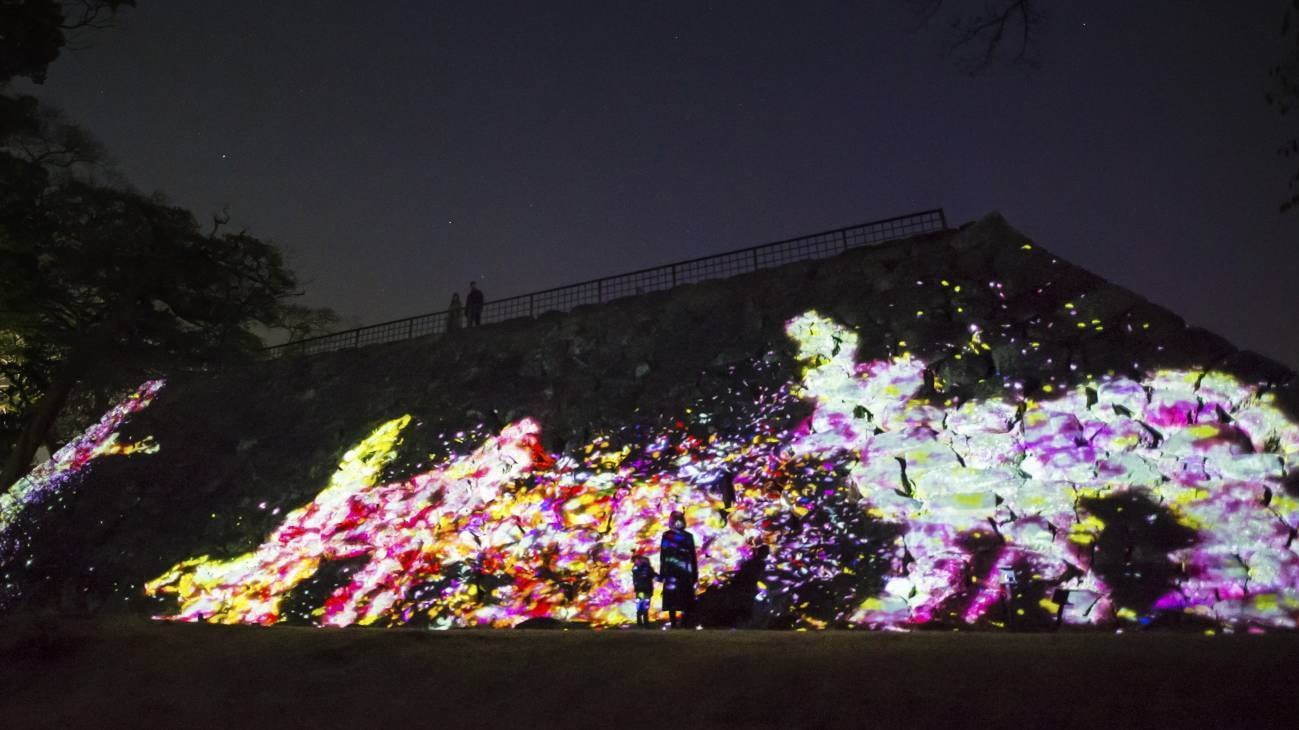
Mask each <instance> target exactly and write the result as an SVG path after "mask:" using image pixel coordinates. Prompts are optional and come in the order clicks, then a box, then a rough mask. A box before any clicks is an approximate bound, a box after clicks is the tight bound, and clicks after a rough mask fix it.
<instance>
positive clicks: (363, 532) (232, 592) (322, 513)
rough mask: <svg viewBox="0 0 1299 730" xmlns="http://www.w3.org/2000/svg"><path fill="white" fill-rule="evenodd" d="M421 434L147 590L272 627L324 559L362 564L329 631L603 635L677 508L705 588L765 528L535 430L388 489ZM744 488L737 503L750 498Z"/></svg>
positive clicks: (201, 611)
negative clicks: (521, 626)
mask: <svg viewBox="0 0 1299 730" xmlns="http://www.w3.org/2000/svg"><path fill="white" fill-rule="evenodd" d="M409 422H410V417H409V416H403V417H401V418H398V419H394V420H392V421H389V422H388V423H385V424H383V425H382V426H380V427H379V428H377V429H376V430H375V431H374V432H373V433H371V434H370V435H369V436H368V437H367V438H366V439H365V440H363V441H362V442H361V443H360V444H358V445H357V446H356V447H355V448H353V449H352V450H350V451H349V452H348V453H347V454H346V455H345V456H344V458H343V460H342V462H341V463H340V465H339V469H338V471H337V472H336V473H335V474H334V476H333V477H332V478H331V480H330V483H329V485H328V486H327V487H326V488H325V489H324V490H323V491H322V492H321V493H320V494H319V495H318V496H317V497H316V498H315V499H314V500H313V501H312V502H311V503H309V504H308V505H306V506H304V507H302V508H300V509H298V510H295V511H294V512H292V513H290V514H289V515H287V517H286V519H285V520H284V522H283V524H282V525H281V526H280V527H279V528H277V529H276V530H275V532H274V533H272V534H271V535H270V537H269V538H268V539H267V540H266V541H265V542H263V543H262V544H261V545H260V546H259V547H258V548H256V549H255V550H254V551H252V552H250V553H247V554H245V555H241V556H238V557H236V558H233V559H231V560H214V559H212V558H210V557H208V556H199V557H196V558H192V559H190V560H186V561H183V562H181V563H179V564H177V565H176V566H174V567H173V568H172V569H171V570H169V571H167V573H165V574H164V575H162V576H160V577H159V578H157V579H155V580H153V581H151V582H150V583H149V584H148V585H147V586H146V589H145V590H146V592H147V593H148V594H150V595H159V594H174V595H175V596H176V597H177V599H178V601H179V611H178V612H177V614H176V616H175V618H179V619H182V620H204V621H211V622H224V623H235V622H246V623H261V624H271V623H275V622H277V621H279V620H281V619H282V618H283V615H282V610H281V609H282V602H283V600H284V598H285V597H286V596H287V595H288V594H289V593H290V592H291V591H292V590H293V589H294V588H295V587H296V586H298V585H299V584H301V583H302V582H303V581H304V580H306V579H308V578H310V577H311V576H313V575H314V574H315V573H316V572H317V571H318V570H319V569H320V568H321V566H322V565H323V564H324V563H327V562H330V561H339V560H348V559H353V558H364V559H365V560H364V564H363V565H362V566H361V567H360V568H359V569H358V570H357V571H356V572H354V573H352V574H351V575H349V576H348V578H347V580H346V581H345V583H344V585H342V586H341V587H339V588H338V589H336V590H335V591H334V592H333V594H332V595H331V596H329V598H328V599H327V600H325V601H324V604H323V605H322V606H321V607H319V608H318V609H317V610H316V611H315V615H316V617H317V618H318V619H319V621H320V622H321V623H323V624H325V625H334V626H345V625H349V624H352V623H359V624H371V623H374V622H376V621H380V620H384V621H388V622H408V621H410V620H411V619H412V618H414V617H416V616H417V615H419V616H422V617H424V618H426V619H428V620H430V621H431V622H432V623H433V624H434V625H439V626H450V625H502V626H508V625H512V624H514V623H517V622H518V621H520V620H523V619H526V618H530V617H543V616H544V617H550V618H562V619H573V620H583V621H590V622H593V623H596V624H600V625H604V624H613V623H620V622H623V621H625V620H627V619H628V618H630V615H629V613H628V610H629V609H628V606H629V605H630V602H631V599H632V596H633V593H632V586H631V584H630V580H629V576H626V575H625V574H626V571H625V570H624V568H625V566H626V565H627V564H629V563H630V560H631V557H632V555H633V554H634V553H636V552H638V551H643V552H648V551H650V550H651V549H654V548H656V547H657V540H658V537H659V535H660V534H661V533H662V531H663V529H664V527H665V525H664V522H663V521H664V520H665V519H666V516H667V514H668V513H670V511H671V510H672V509H680V508H684V509H686V510H687V511H688V512H690V513H691V514H692V515H693V516H694V517H695V519H694V520H693V522H694V524H693V525H692V529H695V530H696V533H697V535H699V536H700V537H701V538H702V545H703V547H704V553H705V554H706V557H705V559H704V560H703V561H702V563H703V564H702V565H701V581H702V582H703V583H704V584H705V585H707V584H709V583H711V582H715V581H718V580H721V579H722V578H723V577H724V576H725V574H726V573H727V572H728V571H729V570H732V569H734V567H735V566H736V565H738V564H739V562H741V561H742V560H743V559H745V558H746V557H747V556H748V554H749V549H750V545H749V543H748V542H747V540H748V539H750V538H751V537H752V535H751V533H752V529H751V528H748V527H745V526H744V524H743V523H742V521H741V520H740V518H739V517H736V519H735V520H734V524H736V525H741V527H740V528H739V529H735V528H732V527H730V526H729V525H727V524H723V523H721V522H720V521H716V520H714V522H715V524H710V523H709V520H707V519H706V518H705V517H701V516H706V515H709V514H711V513H713V511H714V508H715V506H716V505H715V503H714V500H713V499H711V498H709V497H708V495H707V494H706V493H705V492H703V491H700V490H698V489H694V488H693V487H692V486H691V485H690V484H688V483H686V482H684V481H680V480H675V481H673V480H669V479H667V478H665V477H664V476H663V475H651V476H648V477H641V478H635V479H633V478H631V477H632V473H633V467H632V466H630V465H625V464H624V463H623V462H624V461H626V460H627V457H628V455H629V454H630V453H631V450H630V448H627V447H624V448H623V449H620V450H616V451H609V450H600V449H597V448H595V446H596V444H592V445H590V447H588V448H587V449H585V450H584V451H585V452H586V458H585V459H583V460H582V461H578V460H576V459H573V458H571V457H562V458H560V459H559V460H558V461H556V460H555V459H554V458H552V457H551V456H550V455H547V454H546V453H544V452H543V451H542V449H541V448H540V446H539V445H538V440H537V437H538V426H537V424H536V423H535V422H533V421H531V420H528V419H524V420H522V421H518V422H516V423H513V424H511V425H509V426H508V427H506V428H505V429H503V430H502V431H501V432H500V433H499V434H498V435H496V436H492V437H489V438H488V439H487V440H486V441H485V442H484V443H483V444H482V445H481V446H479V447H478V448H477V449H476V450H475V451H474V452H473V453H471V454H469V455H467V456H463V457H457V458H452V459H451V460H449V461H448V462H447V463H446V464H445V465H442V466H439V467H437V468H435V469H433V470H430V471H427V472H424V473H421V474H417V475H415V476H413V477H410V478H408V479H405V480H402V481H399V482H395V483H390V484H383V485H377V479H378V476H379V474H380V473H381V471H382V470H383V468H384V466H386V465H387V464H388V463H390V462H391V461H392V459H393V458H394V456H395V454H396V451H397V447H398V446H399V444H400V434H401V432H402V430H403V429H405V428H406V427H407V425H408V424H409ZM653 446H654V445H653V444H651V451H653ZM663 448H664V449H666V448H667V447H666V445H664V446H663ZM525 477H527V478H528V479H527V484H521V483H520V481H521V480H523V479H524V478H525ZM741 492H742V494H741V497H740V498H739V499H738V500H737V504H738V503H739V502H746V503H747V502H748V501H752V497H751V496H749V495H747V494H746V493H744V490H743V489H741ZM738 510H739V508H738V507H737V512H736V513H733V514H737V515H738V514H742V512H740V511H738Z"/></svg>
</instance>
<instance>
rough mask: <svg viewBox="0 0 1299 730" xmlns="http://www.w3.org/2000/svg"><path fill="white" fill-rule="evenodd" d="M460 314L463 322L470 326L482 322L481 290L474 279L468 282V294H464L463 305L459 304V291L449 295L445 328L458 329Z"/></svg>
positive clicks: (475, 325)
mask: <svg viewBox="0 0 1299 730" xmlns="http://www.w3.org/2000/svg"><path fill="white" fill-rule="evenodd" d="M462 316H463V317H464V320H465V321H464V323H465V324H467V325H468V326H470V327H477V326H479V325H480V324H482V323H483V292H482V291H481V290H480V289H479V288H478V282H476V281H471V282H469V294H468V295H466V296H465V303H464V305H463V306H461V304H460V292H456V293H454V294H452V295H451V306H449V307H447V330H448V331H450V330H458V329H460V325H461V321H460V318H461V317H462Z"/></svg>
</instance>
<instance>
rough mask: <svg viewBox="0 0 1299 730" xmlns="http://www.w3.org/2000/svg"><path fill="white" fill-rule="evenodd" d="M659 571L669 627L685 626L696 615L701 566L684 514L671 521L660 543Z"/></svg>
mask: <svg viewBox="0 0 1299 730" xmlns="http://www.w3.org/2000/svg"><path fill="white" fill-rule="evenodd" d="M659 572H660V573H661V574H662V576H663V610H664V611H667V612H668V620H669V622H670V624H669V625H670V626H672V627H673V628H680V627H684V626H686V625H688V623H689V621H690V618H691V617H692V616H693V614H694V608H695V583H696V582H697V581H698V580H699V563H698V562H697V561H696V559H695V536H694V535H691V534H690V533H689V532H687V531H686V516H685V514H684V513H683V512H679V511H678V512H673V513H672V516H671V517H669V518H668V530H667V532H664V533H663V540H662V542H660V543H659ZM678 614H680V617H679V618H678Z"/></svg>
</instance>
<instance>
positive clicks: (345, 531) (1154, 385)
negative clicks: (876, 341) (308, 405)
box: [147, 312, 1299, 627]
mask: <svg viewBox="0 0 1299 730" xmlns="http://www.w3.org/2000/svg"><path fill="white" fill-rule="evenodd" d="M1096 326H1099V325H1096ZM786 331H787V333H788V335H789V336H790V337H791V338H792V339H793V341H794V343H795V344H796V345H797V348H798V352H797V356H798V359H799V361H800V362H801V363H802V373H801V377H800V379H799V381H798V382H796V383H791V384H789V385H788V386H787V387H786V388H784V389H782V390H781V391H780V392H778V393H776V394H773V395H772V396H771V398H770V399H769V403H768V404H767V405H766V406H764V409H759V410H758V412H757V414H756V415H755V416H754V418H753V419H752V420H751V421H750V422H749V423H748V425H747V426H746V427H745V428H743V429H740V430H739V431H737V432H733V433H718V434H714V435H713V436H711V437H709V438H706V439H700V438H697V437H695V436H691V435H689V431H690V427H691V426H692V425H695V424H694V423H692V422H691V419H695V418H699V419H703V418H706V416H703V415H699V414H687V415H686V420H685V421H684V422H680V423H679V424H678V426H677V428H676V429H675V430H673V429H668V430H665V431H663V432H659V433H651V434H648V435H646V434H644V433H643V432H641V431H636V430H634V429H631V428H629V429H628V431H627V433H620V434H615V436H616V437H617V438H613V439H610V438H608V437H606V436H599V437H596V438H593V439H592V441H591V442H590V443H587V444H585V445H584V446H582V447H579V448H576V449H572V450H569V451H566V452H565V453H560V454H549V453H546V452H545V451H544V450H543V449H542V448H541V447H540V439H539V436H540V434H541V430H542V428H543V427H544V424H538V423H536V422H534V421H532V420H530V419H522V420H518V421H515V422H514V423H511V424H509V425H508V426H506V427H505V428H503V429H502V430H501V431H500V432H499V433H496V434H494V435H491V436H489V437H487V438H486V439H485V440H483V441H482V442H481V443H480V444H479V445H478V446H477V447H476V448H475V449H474V450H473V451H472V452H471V453H469V454H465V455H460V456H455V457H451V458H449V459H448V460H446V461H445V462H444V463H441V464H439V465H437V466H435V467H434V468H432V469H429V470H427V471H424V472H421V473H418V474H414V475H412V476H409V477H406V478H404V479H402V480H399V481H396V482H392V483H385V484H380V483H379V481H380V479H379V475H380V473H381V472H382V469H383V467H384V466H385V465H387V464H389V463H390V462H391V461H392V459H393V458H394V456H395V455H396V454H397V453H398V452H399V451H400V449H401V434H402V432H403V430H404V429H405V428H407V426H408V425H409V423H410V418H409V417H408V416H402V417H400V418H396V419H394V420H392V421H389V422H387V423H385V424H383V425H381V426H379V427H378V428H377V429H375V430H374V431H373V432H372V433H371V435H370V436H368V437H367V438H365V439H364V440H362V441H361V442H360V443H359V444H358V445H357V446H356V447H354V448H353V449H352V450H351V451H349V452H348V454H347V455H346V456H345V457H344V459H343V461H342V463H341V464H340V465H339V470H338V471H337V472H336V473H335V475H334V477H333V478H332V479H331V480H330V481H329V483H328V484H327V485H326V486H325V488H324V490H323V491H322V492H321V493H320V494H319V495H318V496H317V497H316V499H315V500H313V501H312V502H311V503H310V504H308V505H306V506H304V507H302V508H300V509H298V510H296V511H294V512H293V513H291V514H290V515H288V516H287V518H286V519H285V521H284V522H283V523H282V524H281V525H280V527H278V528H277V529H276V530H275V531H274V532H273V533H272V534H271V536H270V537H269V538H267V539H266V540H265V541H264V542H263V543H262V544H261V545H260V546H258V547H257V548H255V549H254V550H253V551H252V552H250V553H247V554H245V555H242V556H239V557H236V558H233V559H230V560H216V559H212V558H209V557H206V556H200V557H196V558H193V559H189V560H186V561H183V562H181V563H179V564H178V565H176V566H175V567H173V568H172V569H171V570H169V571H167V572H166V573H165V574H163V575H161V576H159V577H158V578H157V579H155V580H154V581H152V582H151V583H150V584H149V586H148V588H147V590H148V591H149V592H150V593H151V594H153V595H170V596H175V598H176V600H177V609H176V612H175V614H174V618H177V619H181V620H204V621H215V622H249V623H264V624H269V623H275V622H278V621H282V620H285V619H286V618H289V617H286V616H285V615H284V612H283V611H284V602H285V600H286V597H288V596H289V595H290V594H291V593H292V591H293V590H294V588H295V587H296V586H298V585H299V584H301V583H302V582H303V581H304V580H306V579H308V578H310V577H311V576H313V575H314V574H316V573H317V571H319V570H320V569H321V568H322V566H324V565H326V564H328V563H331V562H336V561H355V563H354V564H352V567H350V568H349V569H348V572H346V573H345V579H344V580H343V581H342V585H341V586H339V587H338V588H336V589H335V590H333V592H332V594H331V595H329V596H328V597H326V598H324V599H323V600H321V601H320V602H319V603H318V605H315V606H313V607H312V610H311V613H312V619H313V620H314V621H316V622H318V623H320V624H324V625H334V626H342V625H348V624H352V623H360V624H375V623H379V624H402V623H408V622H412V621H418V622H421V623H428V624H429V625H432V626H437V627H451V626H471V625H488V626H510V625H515V624H517V623H519V622H520V621H523V620H525V619H528V618H536V617H548V618H554V619H560V620H569V621H584V622H590V623H592V624H594V625H597V626H614V625H621V624H628V623H631V622H632V621H633V620H634V594H633V591H632V586H631V579H630V572H629V566H630V564H631V562H632V557H633V556H634V555H635V554H637V553H639V552H644V553H648V554H651V555H653V554H654V553H655V552H656V548H657V540H658V537H659V535H660V534H661V532H662V530H663V529H664V527H665V524H664V523H665V521H666V519H667V516H668V514H669V513H670V512H671V511H672V510H674V509H683V510H684V511H685V512H686V514H687V519H688V522H689V529H690V530H691V531H692V532H693V533H694V534H695V536H696V539H697V541H698V543H699V545H700V554H699V558H700V590H701V591H707V590H709V589H711V588H718V587H721V586H724V585H726V584H727V583H728V582H729V581H730V580H732V579H733V577H734V576H735V575H736V574H737V572H738V571H740V570H741V568H742V567H743V566H745V565H746V563H747V562H748V561H750V560H753V559H756V557H759V556H760V555H766V560H765V564H764V565H763V567H762V574H761V579H760V580H759V581H758V583H757V586H758V587H757V594H756V597H755V598H754V602H755V604H756V609H755V610H759V611H767V612H768V613H773V612H774V613H780V614H782V615H784V616H786V618H787V619H788V621H787V623H788V624H789V625H795V626H809V627H822V626H831V625H859V626H870V627H907V626H916V625H924V624H931V623H933V624H941V625H990V626H997V625H1005V623H1006V622H1007V621H1008V620H1009V621H1014V620H1015V619H1016V616H1017V615H1020V614H1023V613H1024V612H1025V611H1026V610H1028V611H1030V612H1036V613H1038V614H1045V615H1048V616H1053V617H1057V616H1058V618H1059V620H1061V621H1062V622H1065V623H1070V624H1110V623H1113V622H1119V623H1122V622H1125V621H1136V620H1141V621H1144V620H1147V619H1148V618H1149V616H1150V615H1151V614H1150V611H1159V612H1165V613H1182V614H1189V615H1191V616H1193V617H1198V618H1202V619H1204V620H1206V621H1210V622H1213V623H1217V624H1223V625H1233V624H1249V625H1262V626H1278V627H1292V626H1294V622H1295V619H1296V617H1297V616H1299V595H1297V594H1296V588H1297V587H1299V556H1297V555H1296V554H1295V553H1294V551H1293V548H1294V544H1293V543H1294V536H1295V529H1294V528H1295V526H1296V525H1297V524H1299V502H1297V501H1296V499H1295V498H1294V496H1293V495H1292V494H1291V493H1289V492H1287V490H1286V488H1285V484H1284V477H1285V474H1287V473H1288V470H1289V469H1290V467H1291V462H1292V461H1293V460H1294V459H1295V458H1296V454H1297V453H1299V429H1296V428H1295V426H1294V425H1293V424H1291V423H1290V422H1289V421H1288V420H1287V419H1286V418H1285V417H1284V416H1283V414H1282V413H1281V412H1280V411H1279V410H1278V409H1277V408H1276V407H1274V405H1273V404H1272V401H1271V396H1270V395H1268V394H1264V393H1260V392H1259V391H1258V390H1257V389H1256V388H1254V387H1252V386H1248V385H1245V384H1242V383H1240V382H1239V381H1237V380H1236V379H1234V378H1232V377H1230V376H1228V375H1225V374H1222V373H1218V372H1200V371H1173V370H1162V371H1158V372H1154V373H1150V374H1148V375H1146V376H1145V377H1144V378H1143V379H1142V380H1140V381H1137V380H1133V379H1128V378H1123V377H1104V378H1098V379H1093V380H1091V381H1087V382H1085V383H1084V384H1081V385H1079V386H1077V387H1074V388H1071V389H1063V388H1062V389H1059V390H1054V392H1052V393H1051V395H1052V396H1054V397H1052V398H1051V399H1050V400H1040V401H1035V400H1029V399H1024V398H1022V397H1018V396H1012V398H1011V399H1009V400H1005V401H1003V400H971V401H967V402H959V401H955V400H948V399H943V398H942V396H941V395H938V394H937V392H938V389H937V388H936V387H935V386H938V385H941V383H935V382H934V378H933V375H932V374H930V373H929V372H928V371H927V369H926V365H925V363H923V362H922V361H920V360H919V359H916V358H914V357H910V356H908V355H905V354H903V355H901V356H898V357H896V358H893V359H889V360H874V361H869V362H863V363H858V362H855V360H854V353H855V352H856V349H857V335H856V333H854V332H853V331H852V330H850V329H849V328H846V327H844V326H842V325H840V324H838V323H836V322H834V321H833V320H831V319H829V318H826V317H823V316H821V315H819V314H817V313H815V312H808V313H806V314H804V315H802V316H800V317H797V318H795V319H793V320H791V321H790V322H789V323H788V325H787V327H786ZM981 344H982V343H981V337H980V333H979V331H978V330H977V328H975V329H973V330H971V337H970V342H969V343H968V346H969V347H970V348H972V349H976V350H977V349H978V348H980V347H981ZM1012 392H1013V389H1012ZM796 399H802V401H803V402H805V403H809V404H811V405H812V407H813V411H812V415H811V417H810V418H809V419H808V420H807V421H806V422H805V423H803V424H802V425H801V426H800V427H799V428H797V429H794V430H793V431H790V432H784V431H775V430H773V429H772V428H771V425H770V423H769V422H768V420H767V419H768V418H769V417H770V416H771V414H772V413H774V412H776V411H778V410H780V409H781V408H786V407H788V406H789V405H790V404H792V403H793V402H795V400H796ZM633 437H634V438H633ZM613 444H620V445H618V446H614V445H613ZM722 483H726V484H728V485H730V487H731V488H732V489H733V492H734V496H733V498H731V499H730V500H729V501H730V505H729V507H728V506H727V504H726V503H725V498H724V497H723V496H722V495H723V493H724V490H723V489H721V488H719V485H721V484H722ZM1134 520H1135V521H1136V523H1138V524H1140V525H1141V526H1143V527H1142V529H1148V530H1149V531H1150V532H1151V534H1153V535H1155V536H1156V537H1157V538H1158V540H1162V542H1159V541H1158V540H1157V541H1156V542H1155V543H1151V544H1158V545H1159V546H1160V548H1159V550H1160V552H1159V554H1158V555H1156V556H1155V557H1154V558H1150V556H1146V558H1145V559H1144V562H1142V563H1141V565H1142V566H1145V567H1143V568H1141V569H1142V570H1147V571H1150V572H1151V574H1150V575H1144V576H1143V575H1133V574H1130V573H1132V571H1133V570H1134V569H1133V568H1131V566H1130V565H1129V564H1127V563H1124V564H1122V565H1117V564H1114V557H1113V556H1114V555H1115V545H1116V544H1118V543H1115V541H1116V540H1120V538H1121V530H1120V529H1119V527H1120V526H1124V527H1123V529H1128V528H1127V527H1126V526H1127V525H1129V523H1133V521H1134ZM1152 539H1153V538H1152ZM1119 547H1120V548H1121V547H1122V546H1121V545H1119ZM1143 549H1146V550H1147V551H1148V549H1149V546H1148V545H1146V546H1145V548H1143ZM1121 552H1122V551H1121V550H1120V551H1119V553H1120V554H1121ZM1125 571H1127V572H1125ZM1012 587H1013V588H1014V591H1013V592H1014V596H1013V598H1011V599H1008V594H1009V593H1011V590H1010V589H1011V588H1012ZM1141 590H1145V591H1150V590H1154V591H1158V594H1157V595H1153V596H1149V597H1148V598H1149V600H1145V599H1142V600H1144V604H1143V602H1142V600H1138V599H1137V598H1134V597H1133V592H1134V591H1141ZM1026 601H1027V602H1028V603H1027V604H1026ZM1138 605H1141V606H1142V613H1138V611H1137V610H1135V609H1134V606H1138Z"/></svg>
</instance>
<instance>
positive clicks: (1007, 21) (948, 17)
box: [912, 0, 1046, 75]
mask: <svg viewBox="0 0 1299 730" xmlns="http://www.w3.org/2000/svg"><path fill="white" fill-rule="evenodd" d="M912 5H913V7H914V9H915V11H916V13H917V15H918V16H919V18H920V20H921V23H922V24H923V25H926V26H927V25H934V24H939V25H945V26H946V27H947V28H948V31H949V32H950V34H951V37H950V39H949V40H948V50H949V52H951V53H952V54H953V55H955V56H956V57H957V59H958V63H959V64H960V65H961V66H962V67H964V68H965V70H966V71H968V72H969V73H970V74H971V75H976V74H980V73H983V72H985V71H987V70H989V69H990V68H992V67H994V66H997V65H1002V64H1008V65H1012V66H1023V67H1027V68H1036V67H1037V66H1038V63H1039V58H1038V47H1037V43H1038V36H1039V35H1040V34H1041V32H1042V30H1043V27H1044V25H1045V23H1046V14H1045V12H1044V11H1043V9H1042V6H1043V3H1042V0H912Z"/></svg>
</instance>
